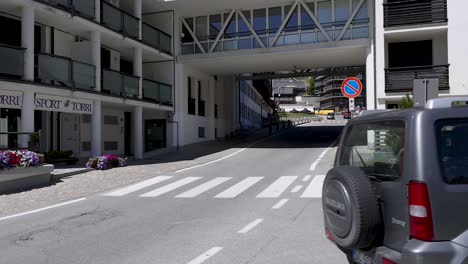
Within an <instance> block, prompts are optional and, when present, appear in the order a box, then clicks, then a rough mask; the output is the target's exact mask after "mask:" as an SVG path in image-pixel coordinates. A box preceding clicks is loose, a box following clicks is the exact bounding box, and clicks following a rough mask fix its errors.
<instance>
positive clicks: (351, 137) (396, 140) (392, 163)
mask: <svg viewBox="0 0 468 264" xmlns="http://www.w3.org/2000/svg"><path fill="white" fill-rule="evenodd" d="M404 140H405V122H404V121H402V120H392V121H377V122H370V123H364V124H357V125H353V126H352V127H351V128H350V129H348V130H347V135H346V137H345V141H344V143H343V145H342V146H341V150H340V151H341V153H340V156H339V163H340V164H339V165H341V166H344V165H350V166H354V167H358V168H361V169H362V170H364V172H366V173H367V174H368V175H370V176H373V177H375V178H377V179H378V180H396V179H398V178H399V176H401V174H402V171H403V155H404Z"/></svg>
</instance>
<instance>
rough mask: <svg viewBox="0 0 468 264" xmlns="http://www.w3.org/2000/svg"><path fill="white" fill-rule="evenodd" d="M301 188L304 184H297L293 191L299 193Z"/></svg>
mask: <svg viewBox="0 0 468 264" xmlns="http://www.w3.org/2000/svg"><path fill="white" fill-rule="evenodd" d="M301 188H302V185H297V186H296V187H294V188H293V189H292V191H291V192H292V193H297V192H298V191H299V190H300V189H301Z"/></svg>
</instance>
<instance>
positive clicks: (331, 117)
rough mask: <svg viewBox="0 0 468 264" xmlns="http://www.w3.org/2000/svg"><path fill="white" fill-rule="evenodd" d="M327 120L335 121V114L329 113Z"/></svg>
mask: <svg viewBox="0 0 468 264" xmlns="http://www.w3.org/2000/svg"><path fill="white" fill-rule="evenodd" d="M327 120H335V113H328V114H327Z"/></svg>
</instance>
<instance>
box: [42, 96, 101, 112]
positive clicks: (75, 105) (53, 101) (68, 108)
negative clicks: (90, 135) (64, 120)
mask: <svg viewBox="0 0 468 264" xmlns="http://www.w3.org/2000/svg"><path fill="white" fill-rule="evenodd" d="M34 107H35V109H36V110H43V111H52V112H64V113H74V114H92V113H93V101H90V100H83V99H76V98H69V97H62V96H53V95H45V94H36V98H35V99H34Z"/></svg>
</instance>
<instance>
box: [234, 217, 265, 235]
mask: <svg viewBox="0 0 468 264" xmlns="http://www.w3.org/2000/svg"><path fill="white" fill-rule="evenodd" d="M261 222H263V219H260V218H259V219H255V220H254V221H252V222H251V223H249V224H248V225H246V226H245V227H244V228H242V229H241V230H239V231H237V233H239V234H247V233H248V232H249V231H250V230H252V229H253V228H254V227H256V226H257V225H258V224H260V223H261Z"/></svg>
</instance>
